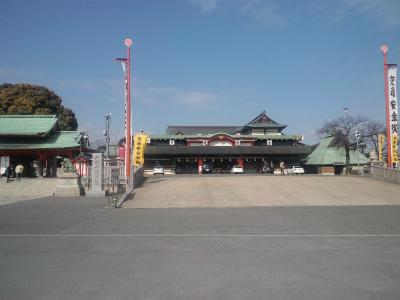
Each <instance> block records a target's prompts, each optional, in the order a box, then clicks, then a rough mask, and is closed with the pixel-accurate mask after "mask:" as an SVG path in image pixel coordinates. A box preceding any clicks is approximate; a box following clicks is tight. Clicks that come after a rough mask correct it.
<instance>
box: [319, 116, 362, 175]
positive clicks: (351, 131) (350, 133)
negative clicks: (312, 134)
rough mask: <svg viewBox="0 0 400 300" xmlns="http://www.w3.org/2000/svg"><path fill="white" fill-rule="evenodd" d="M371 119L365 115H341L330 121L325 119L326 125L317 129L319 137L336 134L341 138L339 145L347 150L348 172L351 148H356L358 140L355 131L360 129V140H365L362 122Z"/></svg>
mask: <svg viewBox="0 0 400 300" xmlns="http://www.w3.org/2000/svg"><path fill="white" fill-rule="evenodd" d="M367 121H369V119H368V118H367V117H364V116H356V117H353V116H348V117H347V118H344V117H340V118H336V119H334V120H332V121H330V122H327V121H325V123H324V125H322V127H321V128H320V129H318V130H317V131H316V134H317V136H318V137H319V138H324V137H327V136H335V137H338V138H339V143H337V147H344V149H345V151H346V173H350V171H351V169H350V150H356V148H357V140H356V137H355V132H356V130H357V129H359V130H360V139H359V142H362V141H363V138H364V135H363V132H362V131H361V128H362V124H363V123H365V122H367Z"/></svg>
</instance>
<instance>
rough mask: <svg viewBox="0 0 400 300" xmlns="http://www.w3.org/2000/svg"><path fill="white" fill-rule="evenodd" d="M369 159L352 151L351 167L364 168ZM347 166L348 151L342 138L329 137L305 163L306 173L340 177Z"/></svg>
mask: <svg viewBox="0 0 400 300" xmlns="http://www.w3.org/2000/svg"><path fill="white" fill-rule="evenodd" d="M368 162H369V159H368V158H367V157H366V156H365V155H364V154H362V153H361V152H358V153H357V151H356V150H350V166H353V167H354V166H357V165H358V164H360V166H363V165H365V164H367V163H368ZM345 165H346V150H345V148H344V147H343V143H342V142H341V139H340V137H338V136H327V137H325V138H324V139H323V140H322V141H321V143H319V145H318V147H317V148H316V149H315V150H314V151H313V152H312V153H311V154H310V155H309V156H308V158H307V162H306V163H305V169H306V173H315V174H317V173H318V174H325V175H335V174H336V175H338V174H342V173H343V169H344V167H345Z"/></svg>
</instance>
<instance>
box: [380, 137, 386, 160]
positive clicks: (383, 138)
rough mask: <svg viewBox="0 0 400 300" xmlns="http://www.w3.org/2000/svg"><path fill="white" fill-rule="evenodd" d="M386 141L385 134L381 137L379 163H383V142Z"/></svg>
mask: <svg viewBox="0 0 400 300" xmlns="http://www.w3.org/2000/svg"><path fill="white" fill-rule="evenodd" d="M384 141H385V136H384V135H383V134H380V135H379V161H383V151H382V149H383V142H384Z"/></svg>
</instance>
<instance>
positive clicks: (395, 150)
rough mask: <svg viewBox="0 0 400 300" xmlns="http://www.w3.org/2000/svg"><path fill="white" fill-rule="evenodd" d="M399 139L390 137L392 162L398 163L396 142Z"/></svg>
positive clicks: (395, 136)
mask: <svg viewBox="0 0 400 300" xmlns="http://www.w3.org/2000/svg"><path fill="white" fill-rule="evenodd" d="M398 140H399V137H398V136H397V135H394V134H393V135H392V162H393V163H398V162H399V157H398V156H397V142H398Z"/></svg>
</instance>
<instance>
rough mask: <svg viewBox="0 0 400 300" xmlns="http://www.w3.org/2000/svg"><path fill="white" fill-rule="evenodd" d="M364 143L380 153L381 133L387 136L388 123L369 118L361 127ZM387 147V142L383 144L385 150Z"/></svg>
mask: <svg viewBox="0 0 400 300" xmlns="http://www.w3.org/2000/svg"><path fill="white" fill-rule="evenodd" d="M361 132H362V134H363V140H364V143H366V144H367V146H368V147H369V148H371V149H373V150H375V153H379V135H380V134H382V135H385V136H386V125H385V124H384V123H382V122H379V121H372V120H369V121H367V122H365V123H364V124H363V126H362V128H361ZM385 149H387V143H386V144H385V145H384V146H383V150H385Z"/></svg>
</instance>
